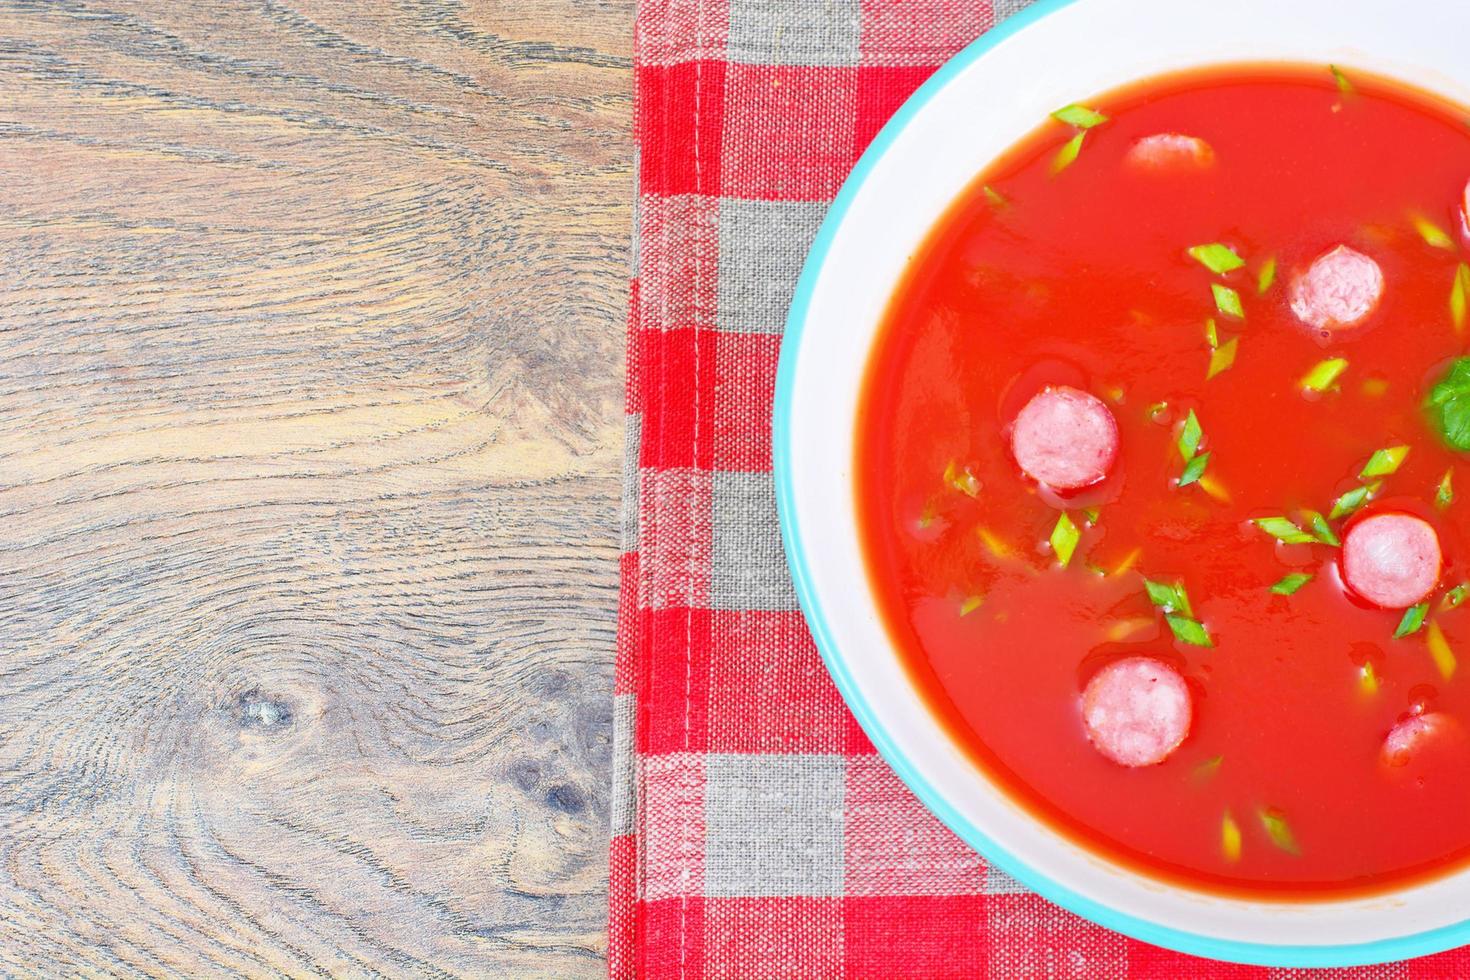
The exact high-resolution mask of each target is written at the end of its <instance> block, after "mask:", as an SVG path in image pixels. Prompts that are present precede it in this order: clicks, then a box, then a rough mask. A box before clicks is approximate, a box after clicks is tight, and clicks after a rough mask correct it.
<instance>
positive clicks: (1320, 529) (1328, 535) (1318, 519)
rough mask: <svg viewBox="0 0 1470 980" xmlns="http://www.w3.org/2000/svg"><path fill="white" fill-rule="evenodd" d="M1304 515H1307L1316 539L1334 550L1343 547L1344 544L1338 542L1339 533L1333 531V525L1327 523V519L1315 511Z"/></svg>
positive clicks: (1306, 512)
mask: <svg viewBox="0 0 1470 980" xmlns="http://www.w3.org/2000/svg"><path fill="white" fill-rule="evenodd" d="M1303 513H1305V514H1306V515H1307V518H1308V523H1309V524H1310V525H1311V526H1312V536H1313V537H1314V538H1316V539H1317V540H1318V541H1320V542H1322V543H1323V544H1325V545H1328V546H1330V547H1333V548H1338V547H1341V546H1342V542H1341V541H1339V540H1337V532H1335V531H1333V530H1332V525H1331V524H1328V523H1327V519H1326V518H1324V517H1323V516H1322V515H1321V514H1319V513H1317V512H1316V511H1315V510H1308V511H1303Z"/></svg>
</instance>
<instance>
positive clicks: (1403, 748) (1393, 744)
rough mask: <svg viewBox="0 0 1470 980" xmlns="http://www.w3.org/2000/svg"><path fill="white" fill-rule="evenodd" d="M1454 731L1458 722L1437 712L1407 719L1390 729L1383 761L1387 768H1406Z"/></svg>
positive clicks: (1381, 754)
mask: <svg viewBox="0 0 1470 980" xmlns="http://www.w3.org/2000/svg"><path fill="white" fill-rule="evenodd" d="M1454 728H1455V724H1454V722H1453V721H1452V720H1451V719H1450V718H1449V717H1448V716H1446V715H1442V714H1440V713H1439V712H1437V711H1430V712H1428V713H1426V714H1422V715H1414V716H1412V717H1410V718H1405V719H1404V720H1403V721H1401V722H1399V723H1398V724H1397V725H1394V726H1393V728H1391V729H1389V732H1388V735H1387V737H1385V738H1384V740H1383V748H1382V749H1381V750H1380V751H1379V756H1378V757H1379V760H1380V761H1382V763H1383V764H1384V765H1386V766H1393V767H1395V768H1397V767H1398V766H1406V765H1408V764H1409V763H1410V762H1412V761H1413V759H1414V757H1415V756H1416V755H1417V754H1419V753H1420V752H1422V751H1424V750H1425V749H1426V748H1428V747H1429V746H1432V745H1434V744H1436V743H1439V742H1442V741H1444V739H1445V737H1446V736H1447V735H1448V734H1451V733H1452V731H1453V729H1454Z"/></svg>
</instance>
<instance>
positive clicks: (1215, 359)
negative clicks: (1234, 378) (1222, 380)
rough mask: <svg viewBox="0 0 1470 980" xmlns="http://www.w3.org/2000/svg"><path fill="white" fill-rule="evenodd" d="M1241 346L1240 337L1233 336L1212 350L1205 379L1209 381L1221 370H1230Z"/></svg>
mask: <svg viewBox="0 0 1470 980" xmlns="http://www.w3.org/2000/svg"><path fill="white" fill-rule="evenodd" d="M1239 347H1240V338H1239V337H1231V338H1230V339H1229V340H1227V341H1225V343H1223V344H1221V345H1220V346H1219V347H1216V348H1215V349H1214V350H1212V351H1210V366H1209V368H1208V369H1207V370H1206V371H1205V380H1206V381H1208V380H1210V379H1211V378H1213V377H1214V376H1215V375H1217V374H1219V373H1220V372H1221V371H1228V370H1230V367H1231V365H1233V364H1234V363H1235V352H1236V350H1237V349H1238V348H1239Z"/></svg>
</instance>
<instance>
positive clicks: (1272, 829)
mask: <svg viewBox="0 0 1470 980" xmlns="http://www.w3.org/2000/svg"><path fill="white" fill-rule="evenodd" d="M1260 817H1261V826H1262V827H1263V828H1265V831H1266V836H1267V837H1269V838H1271V843H1273V844H1275V845H1276V846H1277V847H1279V848H1281V849H1282V850H1283V851H1285V852H1286V853H1288V854H1300V853H1301V852H1302V851H1301V848H1300V847H1298V846H1297V843H1296V837H1295V836H1294V835H1293V834H1292V832H1291V825H1290V824H1288V823H1287V822H1286V814H1284V813H1282V812H1281V811H1280V810H1277V809H1275V808H1274V807H1271V808H1263V809H1262V810H1261V811H1260Z"/></svg>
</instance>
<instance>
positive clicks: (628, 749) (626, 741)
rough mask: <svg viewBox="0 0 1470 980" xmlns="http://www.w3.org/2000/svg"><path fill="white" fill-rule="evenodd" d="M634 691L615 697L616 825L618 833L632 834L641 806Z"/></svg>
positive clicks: (614, 775)
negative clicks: (634, 724)
mask: <svg viewBox="0 0 1470 980" xmlns="http://www.w3.org/2000/svg"><path fill="white" fill-rule="evenodd" d="M634 707H635V705H634V703H633V695H631V694H619V695H617V696H616V697H614V698H613V746H612V747H613V780H612V821H611V823H612V827H611V832H612V835H613V836H614V837H621V836H623V835H624V834H631V833H632V832H633V829H634V817H635V815H636V814H637V810H638V789H637V782H636V780H635V779H634V778H633V777H634V767H635V766H636V765H637V757H636V756H635V755H634V752H633V711H634Z"/></svg>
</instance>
